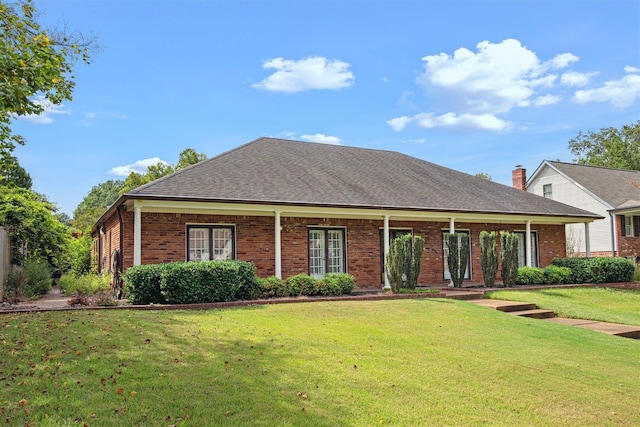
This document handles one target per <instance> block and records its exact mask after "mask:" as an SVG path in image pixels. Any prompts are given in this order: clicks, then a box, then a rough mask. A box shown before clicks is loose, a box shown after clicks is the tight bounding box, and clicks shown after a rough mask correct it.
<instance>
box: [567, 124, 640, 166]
mask: <svg viewBox="0 0 640 427" xmlns="http://www.w3.org/2000/svg"><path fill="white" fill-rule="evenodd" d="M569 150H570V151H571V154H573V155H574V156H577V158H576V159H574V161H575V162H576V163H579V164H582V165H591V166H605V167H609V168H616V169H630V170H640V120H638V121H637V122H636V123H635V124H632V125H624V126H622V128H621V129H616V128H612V127H609V128H603V129H600V131H599V132H592V131H589V132H587V133H586V134H584V133H582V132H579V133H578V135H577V136H576V137H575V138H573V139H571V140H570V141H569Z"/></svg>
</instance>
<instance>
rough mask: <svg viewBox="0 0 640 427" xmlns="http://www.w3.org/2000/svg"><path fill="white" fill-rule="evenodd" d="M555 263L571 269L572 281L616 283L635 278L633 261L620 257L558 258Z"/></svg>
mask: <svg viewBox="0 0 640 427" xmlns="http://www.w3.org/2000/svg"><path fill="white" fill-rule="evenodd" d="M553 265H556V266H559V267H568V268H570V269H571V280H570V281H571V283H616V282H630V281H631V280H632V279H633V273H634V266H633V261H631V260H628V259H626V258H620V257H593V258H556V259H554V260H553Z"/></svg>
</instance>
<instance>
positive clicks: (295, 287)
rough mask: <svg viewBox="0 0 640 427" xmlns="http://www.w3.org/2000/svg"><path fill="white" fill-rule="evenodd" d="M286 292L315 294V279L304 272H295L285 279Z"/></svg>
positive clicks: (295, 294)
mask: <svg viewBox="0 0 640 427" xmlns="http://www.w3.org/2000/svg"><path fill="white" fill-rule="evenodd" d="M285 286H286V287H287V293H288V294H289V295H291V296H298V295H315V290H316V279H314V278H313V277H311V276H309V275H308V274H305V273H300V274H296V275H295V276H291V277H288V278H287V280H285Z"/></svg>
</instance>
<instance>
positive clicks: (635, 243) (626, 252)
mask: <svg viewBox="0 0 640 427" xmlns="http://www.w3.org/2000/svg"><path fill="white" fill-rule="evenodd" d="M623 230H624V217H623V216H622V215H618V216H617V220H616V240H617V242H618V253H617V255H618V256H621V257H625V258H626V257H634V258H635V262H636V263H638V260H639V259H640V236H623V235H622V234H623Z"/></svg>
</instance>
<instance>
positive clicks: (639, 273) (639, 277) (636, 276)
mask: <svg viewBox="0 0 640 427" xmlns="http://www.w3.org/2000/svg"><path fill="white" fill-rule="evenodd" d="M631 280H633V281H634V282H640V265H637V266H636V271H635V272H634V273H633V279H631Z"/></svg>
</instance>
